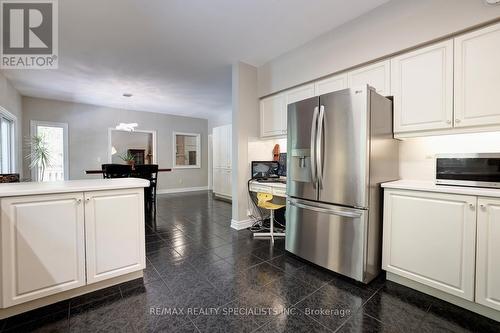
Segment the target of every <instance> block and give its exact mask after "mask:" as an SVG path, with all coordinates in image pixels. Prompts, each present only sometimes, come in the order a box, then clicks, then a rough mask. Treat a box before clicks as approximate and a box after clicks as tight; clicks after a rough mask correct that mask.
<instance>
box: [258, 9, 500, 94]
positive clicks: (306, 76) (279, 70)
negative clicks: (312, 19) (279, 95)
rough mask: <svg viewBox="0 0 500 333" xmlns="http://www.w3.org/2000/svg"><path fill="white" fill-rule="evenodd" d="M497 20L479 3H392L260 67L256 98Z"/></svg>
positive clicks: (499, 11)
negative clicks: (257, 95)
mask: <svg viewBox="0 0 500 333" xmlns="http://www.w3.org/2000/svg"><path fill="white" fill-rule="evenodd" d="M498 18H500V6H488V5H486V4H485V2H484V1H483V0H416V1H410V0H393V1H390V2H388V3H386V4H385V5H383V6H381V7H379V8H376V9H375V10H373V11H371V12H369V13H367V14H365V15H363V16H360V17H359V18H358V19H356V20H354V21H351V22H348V23H346V24H344V25H342V26H340V27H339V28H337V29H334V30H332V31H330V32H328V33H326V34H324V35H322V36H320V37H318V38H316V39H314V40H312V41H310V42H308V43H306V44H305V45H303V46H301V47H299V48H297V49H295V50H292V51H290V52H288V53H286V54H284V55H282V56H280V57H278V58H276V59H273V60H272V61H270V62H268V63H267V64H265V65H263V66H261V67H259V69H258V86H259V96H264V95H268V94H271V93H274V92H277V91H279V90H283V89H286V88H290V87H292V86H295V85H298V84H301V83H304V82H307V81H311V80H314V79H317V78H320V77H322V76H326V75H329V74H332V73H335V72H338V71H341V70H345V69H347V68H350V67H353V66H357V65H360V64H362V63H365V62H369V61H372V60H374V59H377V58H380V57H385V56H387V55H390V54H392V53H394V52H399V51H402V50H404V49H407V48H410V47H414V46H417V45H419V44H422V43H426V42H429V41H431V40H434V39H437V38H441V37H444V36H447V35H449V34H452V33H455V32H458V31H461V30H463V29H467V28H470V27H472V26H475V25H478V24H481V23H484V22H486V21H489V20H493V19H498Z"/></svg>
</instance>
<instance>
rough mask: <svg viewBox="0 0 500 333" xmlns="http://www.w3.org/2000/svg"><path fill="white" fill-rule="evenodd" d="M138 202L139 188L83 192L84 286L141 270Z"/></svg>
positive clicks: (142, 248) (142, 247)
mask: <svg viewBox="0 0 500 333" xmlns="http://www.w3.org/2000/svg"><path fill="white" fill-rule="evenodd" d="M142 200H143V192H142V189H140V190H115V191H97V192H87V193H85V240H86V249H87V283H94V282H98V281H102V280H106V279H109V278H112V277H116V276H120V275H123V274H126V273H131V272H135V271H138V270H141V269H143V268H144V267H145V264H146V263H145V252H144V251H145V245H144V239H145V235H144V224H142V225H140V224H138V223H137V221H141V220H142V219H143V218H144V205H143V204H142V202H143V201H142Z"/></svg>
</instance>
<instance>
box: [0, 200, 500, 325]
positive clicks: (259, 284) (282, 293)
mask: <svg viewBox="0 0 500 333" xmlns="http://www.w3.org/2000/svg"><path fill="white" fill-rule="evenodd" d="M230 215H231V206H230V205H229V204H227V203H225V202H221V201H217V200H213V199H212V198H211V196H210V195H209V194H208V193H207V192H197V193H190V194H182V195H180V194H178V195H168V196H161V197H160V198H159V205H158V219H157V229H156V231H154V230H153V229H151V228H147V236H146V242H147V258H148V262H147V269H146V271H145V276H144V281H143V280H136V281H131V282H128V283H125V284H123V285H120V286H117V287H112V288H108V289H105V290H101V291H98V292H95V293H93V294H90V295H85V296H82V297H78V298H74V299H71V300H69V301H65V302H61V303H58V304H55V305H51V306H48V307H45V308H42V309H38V310H35V311H32V312H29V313H26V314H22V315H19V316H16V317H13V318H10V319H7V320H4V321H3V322H0V331H2V332H31V331H36V332H67V331H71V332H108V331H109V332H334V331H337V332H379V331H381V332H500V324H498V323H496V322H493V321H491V320H488V319H486V318H484V317H481V316H478V315H475V314H473V313H471V312H468V311H465V310H462V309H460V308H457V307H455V306H452V305H450V304H447V303H445V302H442V301H440V300H437V299H435V298H432V297H430V296H426V295H424V294H421V293H419V292H416V291H413V290H411V289H408V288H405V287H402V286H399V285H396V284H394V283H391V282H386V281H385V280H384V278H383V277H381V278H379V279H378V280H376V281H375V282H373V283H372V284H370V285H368V286H364V285H360V284H358V283H355V282H353V281H350V280H348V279H344V278H342V277H339V276H337V275H335V274H332V273H326V272H325V271H323V270H320V269H318V268H316V267H313V266H312V265H309V264H306V263H304V262H302V261H300V260H297V259H296V258H294V257H292V256H290V255H287V254H285V252H284V242H283V240H281V241H277V242H276V243H275V244H274V246H272V245H271V244H270V243H269V241H267V240H254V239H252V237H251V234H250V233H249V232H248V231H246V230H244V231H239V232H236V231H233V230H232V229H230V227H229V221H230ZM306 313H307V314H306Z"/></svg>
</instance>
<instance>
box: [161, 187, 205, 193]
mask: <svg viewBox="0 0 500 333" xmlns="http://www.w3.org/2000/svg"><path fill="white" fill-rule="evenodd" d="M196 191H208V186H198V187H184V188H169V189H163V190H158V191H157V193H158V194H171V193H184V192H196Z"/></svg>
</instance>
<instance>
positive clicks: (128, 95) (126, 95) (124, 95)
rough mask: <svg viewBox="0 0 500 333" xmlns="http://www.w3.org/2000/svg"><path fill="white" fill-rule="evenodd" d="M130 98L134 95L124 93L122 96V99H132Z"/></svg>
mask: <svg viewBox="0 0 500 333" xmlns="http://www.w3.org/2000/svg"><path fill="white" fill-rule="evenodd" d="M132 96H134V95H132V94H131V93H124V94H123V97H132Z"/></svg>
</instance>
